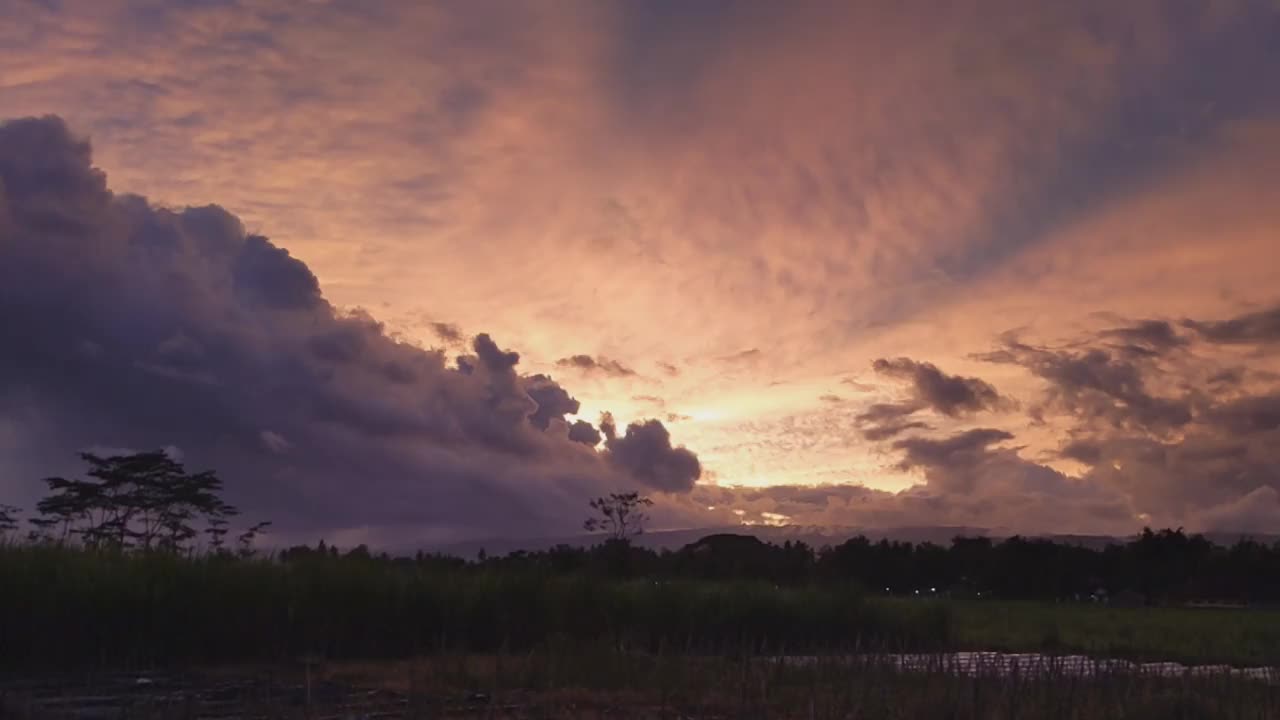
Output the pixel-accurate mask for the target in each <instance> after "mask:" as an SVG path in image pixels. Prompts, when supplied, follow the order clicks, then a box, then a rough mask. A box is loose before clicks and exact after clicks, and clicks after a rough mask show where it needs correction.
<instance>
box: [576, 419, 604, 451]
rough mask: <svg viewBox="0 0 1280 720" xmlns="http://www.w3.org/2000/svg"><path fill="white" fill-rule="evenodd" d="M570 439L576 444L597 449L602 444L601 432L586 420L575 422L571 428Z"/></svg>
mask: <svg viewBox="0 0 1280 720" xmlns="http://www.w3.org/2000/svg"><path fill="white" fill-rule="evenodd" d="M569 439H570V440H572V441H574V442H576V443H582V444H583V445H589V446H591V447H595V446H597V445H599V444H600V431H599V430H597V429H596V428H595V426H594V425H592V424H591V423H589V422H587V421H586V420H575V421H574V423H573V424H572V425H570V426H569Z"/></svg>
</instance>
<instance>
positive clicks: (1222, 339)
mask: <svg viewBox="0 0 1280 720" xmlns="http://www.w3.org/2000/svg"><path fill="white" fill-rule="evenodd" d="M1268 322H1270V318H1269V315H1268V313H1252V314H1249V315H1244V316H1241V317H1238V318H1234V319H1229V320H1224V321H1212V320H1209V321H1206V320H1187V321H1184V323H1183V325H1184V326H1185V327H1189V328H1192V329H1193V330H1194V331H1195V332H1194V334H1193V335H1189V336H1184V335H1182V334H1180V333H1178V332H1177V331H1176V329H1175V328H1174V326H1172V325H1170V324H1169V323H1167V322H1164V321H1145V322H1141V323H1137V324H1133V325H1129V326H1125V327H1121V328H1112V329H1105V330H1101V331H1099V332H1097V333H1095V334H1093V335H1091V336H1084V337H1081V338H1078V339H1077V340H1075V341H1074V342H1072V343H1071V345H1070V346H1069V348H1068V349H1059V348H1049V347H1044V346H1035V345H1030V344H1027V343H1023V342H1019V341H1018V340H1016V339H1015V338H1012V337H1006V338H1005V339H1004V342H1003V348H1002V349H1001V350H998V351H996V352H994V353H990V354H988V355H987V356H986V357H987V358H988V359H990V360H992V361H995V362H1003V363H1014V364H1018V365H1021V366H1023V367H1025V368H1027V369H1028V370H1030V371H1031V372H1032V373H1033V374H1034V375H1036V376H1037V377H1039V378H1041V379H1042V380H1044V381H1045V389H1044V396H1043V398H1042V399H1041V400H1040V401H1039V403H1037V405H1036V406H1035V407H1034V408H1033V410H1035V411H1036V412H1039V413H1041V414H1043V413H1045V412H1057V413H1060V414H1062V415H1065V418H1066V421H1067V423H1068V425H1067V426H1066V428H1065V430H1066V432H1067V433H1069V437H1070V439H1069V440H1068V441H1067V442H1065V443H1064V444H1063V445H1062V447H1061V448H1060V450H1059V451H1058V455H1059V456H1061V457H1063V458H1066V459H1070V460H1075V461H1078V462H1081V463H1084V464H1085V465H1087V466H1088V467H1089V470H1088V471H1087V472H1086V473H1085V475H1084V476H1083V478H1082V479H1083V480H1085V481H1088V482H1091V483H1094V484H1098V485H1102V486H1106V487H1109V488H1111V489H1113V490H1115V491H1117V492H1121V493H1123V494H1124V495H1125V497H1127V498H1128V500H1129V501H1130V502H1131V503H1132V505H1133V507H1134V508H1135V509H1136V510H1137V511H1139V512H1141V513H1144V514H1145V516H1147V517H1148V518H1149V519H1150V520H1151V522H1153V523H1162V524H1174V525H1176V524H1185V525H1187V526H1188V527H1197V528H1201V529H1205V528H1210V529H1221V528H1223V527H1225V526H1223V525H1222V523H1224V522H1230V521H1232V519H1237V520H1239V521H1240V522H1245V523H1246V525H1248V528H1249V529H1253V530H1257V529H1258V522H1260V521H1261V520H1260V519H1261V518H1272V519H1280V513H1278V512H1276V511H1275V510H1274V509H1273V508H1271V509H1268V508H1269V506H1268V505H1267V503H1268V502H1270V499H1271V498H1273V497H1274V493H1275V492H1276V491H1277V490H1280V446H1278V445H1277V441H1280V388H1277V387H1276V386H1275V385H1274V384H1273V383H1272V381H1271V379H1270V374H1269V372H1268V371H1266V370H1262V369H1247V368H1242V367H1239V366H1237V365H1236V364H1235V363H1236V362H1238V359H1236V358H1233V357H1223V356H1221V355H1214V353H1213V352H1212V350H1213V346H1214V345H1216V344H1219V343H1231V344H1234V345H1243V346H1246V348H1248V347H1254V348H1257V349H1259V350H1262V349H1263V348H1265V347H1267V345H1268V344H1269V343H1270V342H1271V336H1270V333H1269V331H1268V329H1267V328H1268V325H1267V323H1268ZM1117 339H1119V340H1121V341H1123V342H1124V343H1125V344H1124V346H1122V347H1121V348H1120V349H1117V348H1116V346H1115V344H1114V343H1115V341H1116V340H1117ZM1134 345H1136V346H1138V347H1139V348H1141V349H1142V351H1139V352H1135V351H1133V350H1131V349H1130V346H1134ZM1175 351H1176V352H1175ZM1183 351H1185V352H1183ZM1255 357H1256V358H1264V357H1265V356H1263V355H1256V356H1255ZM1224 364H1225V367H1224ZM1246 499H1248V500H1247V501H1246ZM1241 527H1244V526H1241ZM1273 529H1275V528H1273Z"/></svg>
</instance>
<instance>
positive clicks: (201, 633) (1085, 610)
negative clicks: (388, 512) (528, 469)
mask: <svg viewBox="0 0 1280 720" xmlns="http://www.w3.org/2000/svg"><path fill="white" fill-rule="evenodd" d="M0 585H3V588H4V591H3V592H0V666H2V667H8V668H15V667H23V668H36V667H59V668H67V667H73V666H75V667H79V666H97V667H138V666H174V665H191V664H207V663H222V662H244V661H280V660H287V659H290V658H297V657H299V656H301V655H304V654H317V655H321V656H324V657H327V658H331V659H335V660H336V659H370V658H372V659H394V658H407V657H413V656H420V655H424V654H446V653H459V652H463V653H470V652H480V653H491V652H495V651H505V652H510V653H520V652H526V653H527V652H535V651H540V650H544V649H548V648H551V649H555V650H556V651H557V652H560V653H564V654H571V653H577V654H587V653H591V652H596V651H610V652H630V653H641V654H650V655H655V654H656V655H666V656H675V655H707V654H712V655H722V656H727V655H754V656H761V655H785V654H810V653H819V654H821V653H864V652H901V651H930V652H941V651H946V650H1010V651H1049V652H1064V653H1065V652H1075V653H1083V654H1089V655H1094V656H1104V657H1118V658H1134V659H1143V660H1173V661H1179V662H1184V663H1187V664H1197V663H1198V664H1203V663H1230V664H1235V665H1264V664H1265V665H1280V613H1277V612H1275V611H1260V610H1259V611H1254V610H1208V609H1205V610H1191V609H1178V608H1152V609H1115V608H1106V607H1099V606H1093V605H1082V604H1040V603H1021V602H1019V603H1009V602H1000V601H963V602H961V601H940V600H933V601H928V600H926V601H916V600H901V599H886V598H876V597H866V596H863V595H861V594H859V593H858V592H856V591H855V590H853V589H850V588H843V587H835V586H825V585H821V586H800V587H778V586H774V585H771V584H767V583H760V582H716V581H696V580H679V581H653V580H648V579H609V578H606V577H600V576H594V575H585V574H556V573H544V574H535V573H529V572H518V571H502V570H476V569H465V568H464V569H455V570H448V569H444V570H442V569H440V568H439V567H434V566H429V565H420V564H414V563H412V562H406V563H391V562H371V561H364V560H359V559H344V558H332V559H330V558H320V559H316V560H311V561H305V562H296V563H292V562H291V563H288V564H281V563H278V562H273V561H271V560H266V559H254V560H242V559H237V558H231V557H208V556H202V557H181V556H174V555H164V554H121V553H105V552H90V551H84V550H77V549H71V548H59V547H53V546H3V547H0Z"/></svg>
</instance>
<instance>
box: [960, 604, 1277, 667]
mask: <svg viewBox="0 0 1280 720" xmlns="http://www.w3.org/2000/svg"><path fill="white" fill-rule="evenodd" d="M947 607H948V610H949V612H950V613H951V615H952V618H953V620H952V627H953V629H954V633H955V636H954V642H955V643H956V644H957V645H959V646H961V647H964V648H981V649H987V650H1009V651H1049V652H1078V653H1082V654H1087V655H1092V656H1098V657H1122V658H1133V659H1143V660H1172V661H1178V662H1184V663H1229V664H1234V665H1280V611H1278V610H1245V609H1209V608H1204V609H1193V608H1176V607H1174V608H1110V607H1105V606H1098V605H1087V604H1070V603H1064V604H1048V603H1029V602H999V601H990V602H983V601H966V602H959V601H957V602H952V603H949V604H948V605H947Z"/></svg>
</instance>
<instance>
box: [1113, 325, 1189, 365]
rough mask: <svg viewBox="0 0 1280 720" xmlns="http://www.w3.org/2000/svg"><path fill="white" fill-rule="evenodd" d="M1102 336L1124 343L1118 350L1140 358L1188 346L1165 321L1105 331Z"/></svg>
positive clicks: (1184, 339)
mask: <svg viewBox="0 0 1280 720" xmlns="http://www.w3.org/2000/svg"><path fill="white" fill-rule="evenodd" d="M1101 335H1102V337H1107V338H1115V339H1117V340H1120V341H1122V344H1121V345H1120V346H1119V347H1118V348H1117V349H1119V350H1120V351H1122V352H1125V353H1128V354H1130V355H1138V356H1156V355H1161V354H1164V353H1166V352H1168V351H1169V350H1172V349H1174V348H1179V347H1183V346H1185V345H1186V344H1187V339H1186V338H1184V337H1182V336H1181V335H1179V334H1178V332H1177V331H1176V330H1175V329H1174V327H1173V325H1172V324H1170V323H1169V322H1168V321H1165V320H1144V321H1142V322H1139V323H1137V324H1134V325H1130V326H1127V327H1118V328H1112V329H1110V330H1104V331H1103V332H1102V333H1101Z"/></svg>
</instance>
